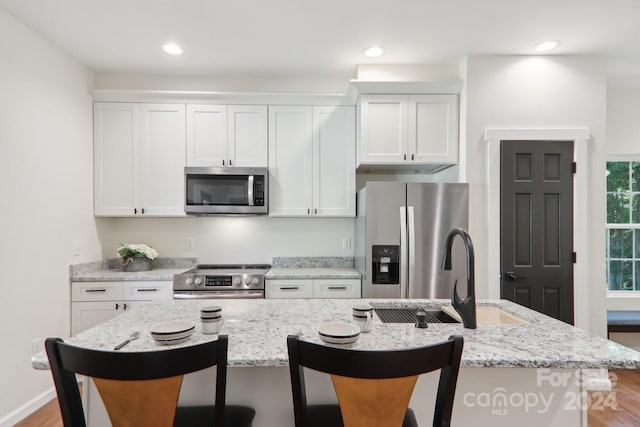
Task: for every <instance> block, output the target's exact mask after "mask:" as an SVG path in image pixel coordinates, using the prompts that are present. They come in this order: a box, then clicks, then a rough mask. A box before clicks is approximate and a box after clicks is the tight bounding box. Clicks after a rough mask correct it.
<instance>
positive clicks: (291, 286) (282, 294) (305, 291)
mask: <svg viewBox="0 0 640 427" xmlns="http://www.w3.org/2000/svg"><path fill="white" fill-rule="evenodd" d="M265 288H266V289H265V297H266V298H312V297H313V280H310V279H304V280H289V279H283V280H266V281H265Z"/></svg>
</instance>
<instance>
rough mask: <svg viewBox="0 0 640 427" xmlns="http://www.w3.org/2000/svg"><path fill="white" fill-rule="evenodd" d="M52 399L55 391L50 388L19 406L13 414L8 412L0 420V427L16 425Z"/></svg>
mask: <svg viewBox="0 0 640 427" xmlns="http://www.w3.org/2000/svg"><path fill="white" fill-rule="evenodd" d="M54 397H56V389H55V388H54V387H51V388H50V389H48V390H46V391H45V392H43V393H41V394H39V395H38V396H36V397H34V398H33V399H31V400H30V401H28V402H27V403H25V404H24V405H22V406H20V407H19V408H17V409H16V410H14V411H13V412H10V413H9V414H8V415H6V416H4V417H3V418H0V427H11V426H13V425H15V424H17V423H18V422H20V421H22V420H23V419H25V418H26V417H28V416H29V415H31V414H32V413H33V412H35V411H36V410H38V409H40V408H41V407H42V406H44V405H45V404H46V403H47V402H49V401H50V400H51V399H53V398H54Z"/></svg>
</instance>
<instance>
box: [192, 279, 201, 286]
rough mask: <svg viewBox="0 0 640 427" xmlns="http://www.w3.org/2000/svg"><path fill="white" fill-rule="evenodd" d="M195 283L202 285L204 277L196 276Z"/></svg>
mask: <svg viewBox="0 0 640 427" xmlns="http://www.w3.org/2000/svg"><path fill="white" fill-rule="evenodd" d="M193 283H195V285H196V286H200V285H202V279H201V278H199V277H196V278H195V280H194V281H193Z"/></svg>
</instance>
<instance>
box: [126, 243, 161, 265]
mask: <svg viewBox="0 0 640 427" xmlns="http://www.w3.org/2000/svg"><path fill="white" fill-rule="evenodd" d="M118 255H120V258H122V271H147V270H151V261H152V260H154V259H155V258H156V257H157V256H158V251H156V250H155V249H153V248H152V247H151V246H149V245H145V244H141V243H125V244H122V243H121V246H120V247H119V248H118Z"/></svg>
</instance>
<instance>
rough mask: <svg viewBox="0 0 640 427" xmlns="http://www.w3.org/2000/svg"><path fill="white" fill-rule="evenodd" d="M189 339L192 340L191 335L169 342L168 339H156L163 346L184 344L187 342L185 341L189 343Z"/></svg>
mask: <svg viewBox="0 0 640 427" xmlns="http://www.w3.org/2000/svg"><path fill="white" fill-rule="evenodd" d="M189 338H191V334H189V335H187V336H186V337H182V338H176V339H169V340H167V339H164V340H162V339H156V338H155V337H154V339H155V341H156V342H157V343H158V344H162V345H171V344H181V343H183V342H185V341H188V340H189Z"/></svg>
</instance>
